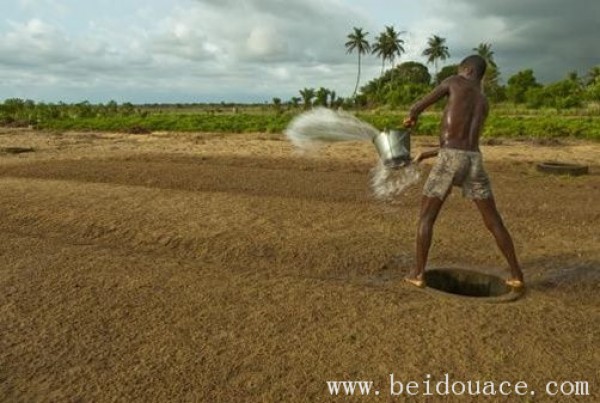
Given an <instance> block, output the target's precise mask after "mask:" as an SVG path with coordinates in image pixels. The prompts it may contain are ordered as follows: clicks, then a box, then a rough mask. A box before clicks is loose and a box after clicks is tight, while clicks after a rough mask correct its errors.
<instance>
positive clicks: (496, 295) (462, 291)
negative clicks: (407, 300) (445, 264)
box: [424, 268, 523, 302]
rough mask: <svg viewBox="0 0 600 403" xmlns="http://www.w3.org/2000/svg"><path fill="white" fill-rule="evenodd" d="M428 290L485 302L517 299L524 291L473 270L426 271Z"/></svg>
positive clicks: (445, 269) (500, 279)
mask: <svg viewBox="0 0 600 403" xmlns="http://www.w3.org/2000/svg"><path fill="white" fill-rule="evenodd" d="M424 275H425V284H426V285H427V288H426V290H430V291H432V292H435V293H437V294H439V293H443V294H446V295H456V296H462V297H471V298H473V299H477V300H482V301H485V302H507V301H513V300H515V299H517V298H518V297H519V296H520V295H521V294H522V291H523V290H518V289H513V288H511V287H509V286H507V285H506V283H505V281H504V280H503V279H502V278H500V277H497V276H494V275H491V274H486V273H481V272H477V271H473V270H465V269H457V268H444V269H432V270H427V271H425V274H424Z"/></svg>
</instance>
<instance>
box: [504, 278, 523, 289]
mask: <svg viewBox="0 0 600 403" xmlns="http://www.w3.org/2000/svg"><path fill="white" fill-rule="evenodd" d="M505 283H506V285H507V286H509V287H512V288H523V287H525V283H524V282H523V280H519V279H516V278H511V279H508V280H506V282H505Z"/></svg>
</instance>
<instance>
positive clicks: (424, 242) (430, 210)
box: [406, 188, 451, 286]
mask: <svg viewBox="0 0 600 403" xmlns="http://www.w3.org/2000/svg"><path fill="white" fill-rule="evenodd" d="M450 191H451V188H450V189H448V191H447V192H446V194H445V195H444V198H443V199H439V198H437V197H428V196H423V198H422V199H421V214H420V217H419V227H418V229H417V263H416V266H415V269H414V270H413V271H412V272H411V273H410V274H409V275H408V276H407V277H406V280H407V281H409V282H411V283H412V284H414V285H416V286H422V285H424V283H423V272H424V271H425V265H426V264H427V256H428V255H429V247H430V246H431V239H432V237H433V226H434V224H435V220H436V219H437V216H438V214H439V212H440V210H441V208H442V206H443V204H444V201H445V200H446V198H447V197H448V195H449V194H450Z"/></svg>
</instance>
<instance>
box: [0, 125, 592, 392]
mask: <svg viewBox="0 0 600 403" xmlns="http://www.w3.org/2000/svg"><path fill="white" fill-rule="evenodd" d="M433 143H434V141H433V140H432V139H431V138H416V139H414V144H415V146H414V149H415V151H418V150H422V149H425V148H426V146H428V145H430V144H433ZM6 147H32V148H33V149H34V151H33V152H28V153H21V154H13V153H10V152H6V151H7V148H6ZM8 150H10V149H8ZM483 153H484V156H485V159H486V164H487V169H488V172H489V174H490V176H491V178H492V181H493V186H494V192H495V194H496V199H497V203H498V206H499V209H500V211H501V212H502V214H503V216H504V219H505V222H506V224H507V226H508V228H509V229H510V231H511V232H512V234H513V237H514V240H515V245H516V248H517V252H518V254H519V258H520V260H521V262H522V265H523V269H524V272H525V275H526V279H527V281H528V284H529V287H528V291H527V293H526V294H525V295H524V296H523V297H522V298H520V299H519V300H517V301H515V302H511V303H504V304H489V303H485V302H483V301H481V300H467V299H465V298H460V297H451V296H442V295H438V294H432V293H428V292H426V291H422V290H418V289H414V288H411V287H409V286H407V285H404V284H403V283H402V282H401V281H400V280H401V278H402V276H403V275H404V273H405V272H406V271H407V270H408V269H409V268H410V267H411V266H412V264H413V260H414V251H413V244H414V233H415V227H416V220H417V213H418V206H419V199H420V186H421V185H422V182H421V185H419V186H415V187H413V188H411V189H410V190H409V191H407V192H406V193H405V194H404V195H402V197H400V198H399V199H397V200H396V201H395V202H394V203H393V204H386V203H381V202H378V201H376V200H374V199H373V198H372V196H371V194H370V192H369V188H368V181H369V170H370V169H371V167H372V166H373V165H374V163H375V161H376V154H375V151H374V148H373V147H372V145H371V144H366V143H341V144H336V145H333V146H329V147H327V148H326V149H325V150H324V151H323V152H322V153H321V154H320V155H318V156H305V155H300V154H298V153H296V152H294V150H293V149H292V148H291V146H290V145H289V143H288V142H286V141H283V138H282V137H281V136H279V135H266V134H244V135H241V134H239V135H238V134H225V135H224V134H206V133H191V134H178V133H154V134H152V135H123V134H111V133H48V132H32V131H27V130H8V129H4V130H0V188H1V189H2V190H1V192H0V215H1V217H2V219H1V220H0V401H6V402H33V401H74V402H75V401H81V402H87V401H144V402H146V401H205V402H245V401H273V402H283V401H314V402H317V401H330V400H332V398H331V396H330V395H329V393H328V391H327V386H326V383H325V382H326V381H328V380H371V381H373V382H374V384H375V387H376V388H377V389H378V390H380V391H381V394H380V396H379V398H377V399H376V398H375V397H372V398H368V399H367V398H357V399H356V401H364V400H365V399H367V400H369V401H401V400H400V398H399V397H391V396H389V375H390V374H392V373H393V374H394V375H395V377H396V379H402V380H404V381H410V380H415V381H422V380H423V379H425V376H426V374H431V376H432V377H433V378H434V379H441V378H442V377H443V375H444V374H445V373H449V374H450V376H451V377H452V378H453V379H456V380H465V381H466V380H493V381H496V382H498V383H499V382H501V381H510V382H512V383H515V382H517V381H526V382H527V383H528V385H529V390H534V391H535V392H536V395H535V396H533V397H532V396H527V399H532V398H533V400H534V401H564V400H563V399H559V400H556V399H557V398H553V399H550V398H549V397H548V396H545V393H544V390H545V386H546V383H547V382H549V381H553V380H556V381H580V380H583V381H587V382H589V385H590V393H591V394H592V396H590V397H587V398H586V399H583V400H582V401H590V402H591V401H598V399H600V394H599V393H600V391H599V388H600V383H599V381H600V371H599V368H600V348H598V347H599V342H600V327H599V326H598V323H600V293H599V292H598V291H600V246H599V245H600V242H599V234H600V231H599V228H600V209H599V208H598V206H599V202H598V200H600V165H599V164H600V160H599V158H598V156H599V155H600V144H597V143H587V142H567V141H563V142H561V144H558V145H551V146H547V145H539V144H534V143H531V142H518V141H503V142H501V144H498V145H493V146H491V145H490V146H484V147H483ZM544 160H559V161H566V162H578V163H584V164H589V165H590V174H589V175H586V176H581V177H564V176H552V175H547V174H543V173H540V172H537V171H536V169H535V165H536V163H537V162H541V161H544ZM430 164H431V162H429V163H427V164H425V165H424V174H426V173H427V171H428V169H429V167H430V166H431V165H430ZM459 193H460V192H454V193H453V195H452V196H451V197H450V199H449V201H448V203H447V204H446V206H445V207H444V210H443V211H442V213H441V216H440V219H439V221H438V224H437V226H436V232H435V235H434V242H433V247H432V252H431V256H430V257H431V260H430V267H431V268H440V267H468V268H475V269H478V270H482V271H487V272H492V273H496V274H498V275H501V276H504V275H505V263H504V262H503V260H502V258H501V256H500V254H499V252H498V250H497V249H496V247H495V244H494V242H493V240H492V237H491V236H490V234H488V233H487V231H486V229H485V228H484V226H483V224H482V222H481V219H480V217H479V214H478V212H477V211H476V210H475V208H474V206H473V205H472V204H471V203H469V202H468V201H466V200H464V199H462V198H461V197H460V195H459ZM333 400H336V399H333ZM342 400H344V399H343V398H341V397H340V398H337V401H342ZM431 401H436V400H435V399H433V400H431ZM511 401H526V398H520V399H517V398H514V399H512V400H511Z"/></svg>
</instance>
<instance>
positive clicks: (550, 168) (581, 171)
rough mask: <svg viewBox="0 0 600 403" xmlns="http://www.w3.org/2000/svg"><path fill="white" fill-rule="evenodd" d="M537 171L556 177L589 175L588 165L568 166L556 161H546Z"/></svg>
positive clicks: (538, 166)
mask: <svg viewBox="0 0 600 403" xmlns="http://www.w3.org/2000/svg"><path fill="white" fill-rule="evenodd" d="M537 170H538V171H540V172H544V173H548V174H556V175H571V176H579V175H585V174H587V173H589V168H588V166H587V165H578V164H568V163H564V162H556V161H544V162H542V163H540V164H537Z"/></svg>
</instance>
